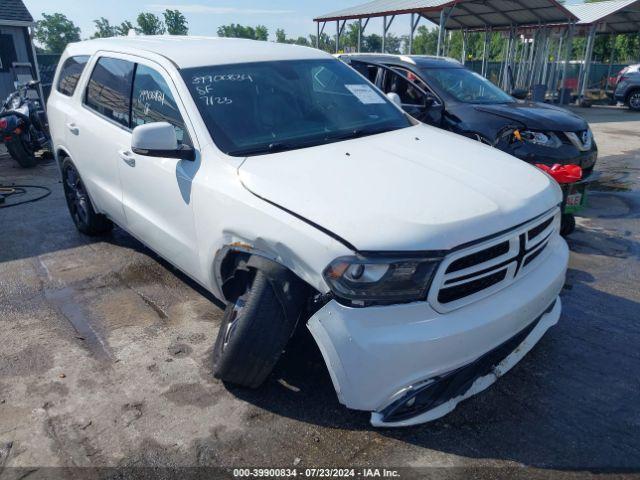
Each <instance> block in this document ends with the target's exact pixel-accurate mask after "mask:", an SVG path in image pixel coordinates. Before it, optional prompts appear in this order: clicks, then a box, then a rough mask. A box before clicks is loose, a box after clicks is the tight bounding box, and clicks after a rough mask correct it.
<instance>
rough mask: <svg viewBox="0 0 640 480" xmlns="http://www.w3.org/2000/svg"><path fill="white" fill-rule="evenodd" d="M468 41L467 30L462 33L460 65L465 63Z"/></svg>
mask: <svg viewBox="0 0 640 480" xmlns="http://www.w3.org/2000/svg"><path fill="white" fill-rule="evenodd" d="M468 40H469V32H468V30H466V29H465V30H463V31H462V65H464V64H465V63H467V42H468Z"/></svg>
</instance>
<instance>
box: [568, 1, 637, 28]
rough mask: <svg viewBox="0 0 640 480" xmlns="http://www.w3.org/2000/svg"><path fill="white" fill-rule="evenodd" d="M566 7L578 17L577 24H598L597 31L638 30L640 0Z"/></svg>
mask: <svg viewBox="0 0 640 480" xmlns="http://www.w3.org/2000/svg"><path fill="white" fill-rule="evenodd" d="M567 9H568V10H569V11H570V12H571V13H573V14H574V15H575V16H576V17H578V19H579V20H578V22H577V25H578V26H580V25H584V26H587V25H598V32H603V33H636V32H639V31H640V0H610V1H605V2H596V3H584V4H578V5H567Z"/></svg>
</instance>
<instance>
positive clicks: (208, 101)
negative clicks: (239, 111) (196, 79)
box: [200, 95, 233, 107]
mask: <svg viewBox="0 0 640 480" xmlns="http://www.w3.org/2000/svg"><path fill="white" fill-rule="evenodd" d="M200 100H202V101H203V102H204V104H205V105H206V106H207V107H212V106H215V105H230V104H232V103H233V100H231V99H230V98H229V97H216V96H213V95H208V96H201V97H200Z"/></svg>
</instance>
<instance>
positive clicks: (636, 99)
mask: <svg viewBox="0 0 640 480" xmlns="http://www.w3.org/2000/svg"><path fill="white" fill-rule="evenodd" d="M627 105H629V108H630V109H631V110H633V111H634V112H640V89H636V90H633V91H632V92H631V93H630V94H629V95H628V96H627Z"/></svg>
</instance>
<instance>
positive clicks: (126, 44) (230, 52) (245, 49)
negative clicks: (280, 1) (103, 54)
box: [67, 35, 331, 68]
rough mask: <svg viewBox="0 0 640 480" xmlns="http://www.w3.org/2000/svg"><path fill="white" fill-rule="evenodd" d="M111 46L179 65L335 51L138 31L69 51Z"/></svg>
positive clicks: (324, 55) (71, 46)
mask: <svg viewBox="0 0 640 480" xmlns="http://www.w3.org/2000/svg"><path fill="white" fill-rule="evenodd" d="M101 50H107V51H114V52H120V53H130V54H138V55H141V56H144V54H145V53H147V52H148V53H154V54H157V55H161V56H163V57H165V58H167V59H169V60H170V61H171V62H173V63H174V64H175V65H176V66H177V67H178V68H191V67H199V66H205V65H229V64H234V63H250V62H264V61H277V60H307V59H309V60H311V59H325V60H326V59H328V58H331V55H329V54H327V53H325V52H322V51H320V50H316V49H315V48H309V47H302V46H299V45H290V44H285V43H274V42H265V41H257V40H246V39H241V38H221V37H194V36H179V35H153V36H151V35H150V36H144V35H135V36H129V37H114V38H99V39H94V40H86V41H83V42H78V43H72V44H69V46H68V47H67V51H68V53H69V55H83V54H85V55H86V54H94V53H95V52H97V51H101Z"/></svg>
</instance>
